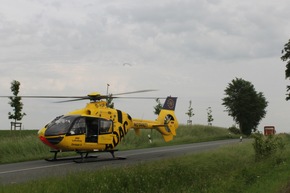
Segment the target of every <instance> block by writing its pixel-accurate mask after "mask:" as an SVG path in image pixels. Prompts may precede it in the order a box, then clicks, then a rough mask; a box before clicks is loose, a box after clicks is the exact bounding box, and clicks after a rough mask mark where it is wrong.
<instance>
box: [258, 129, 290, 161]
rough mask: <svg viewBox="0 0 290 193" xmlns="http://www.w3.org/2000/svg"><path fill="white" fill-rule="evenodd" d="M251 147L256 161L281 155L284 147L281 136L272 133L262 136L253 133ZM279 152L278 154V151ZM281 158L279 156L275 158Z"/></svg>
mask: <svg viewBox="0 0 290 193" xmlns="http://www.w3.org/2000/svg"><path fill="white" fill-rule="evenodd" d="M253 136H254V139H255V140H254V143H253V147H254V150H255V158H256V161H261V160H263V159H266V158H269V157H273V156H275V155H276V156H279V155H282V151H283V150H284V149H285V143H284V142H283V140H282V138H281V137H277V136H274V135H269V136H264V135H262V134H255V135H253ZM279 152H280V154H279V155H278V153H279ZM278 159H279V160H281V159H280V158H279V157H278V158H277V160H278Z"/></svg>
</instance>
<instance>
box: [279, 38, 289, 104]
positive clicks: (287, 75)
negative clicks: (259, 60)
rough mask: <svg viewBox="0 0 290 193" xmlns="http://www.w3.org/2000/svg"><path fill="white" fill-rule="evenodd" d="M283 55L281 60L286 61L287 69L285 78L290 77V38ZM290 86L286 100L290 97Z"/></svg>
mask: <svg viewBox="0 0 290 193" xmlns="http://www.w3.org/2000/svg"><path fill="white" fill-rule="evenodd" d="M282 54H283V55H282V56H281V60H282V61H284V62H286V70H285V78H286V79H287V78H290V39H289V40H288V43H286V44H285V45H284V49H283V50H282ZM289 91H290V86H289V85H288V86H287V92H288V94H287V97H286V100H289V99H290V92H289Z"/></svg>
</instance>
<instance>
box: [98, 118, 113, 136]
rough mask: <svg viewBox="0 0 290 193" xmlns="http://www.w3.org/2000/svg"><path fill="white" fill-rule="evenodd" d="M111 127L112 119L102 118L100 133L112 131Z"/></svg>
mask: <svg viewBox="0 0 290 193" xmlns="http://www.w3.org/2000/svg"><path fill="white" fill-rule="evenodd" d="M110 128H112V121H111V120H105V119H100V134H105V133H109V132H112V131H111V130H110Z"/></svg>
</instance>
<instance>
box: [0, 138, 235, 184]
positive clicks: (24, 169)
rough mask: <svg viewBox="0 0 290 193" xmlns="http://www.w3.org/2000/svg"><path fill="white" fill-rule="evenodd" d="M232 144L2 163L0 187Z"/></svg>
mask: <svg viewBox="0 0 290 193" xmlns="http://www.w3.org/2000/svg"><path fill="white" fill-rule="evenodd" d="M233 143H240V142H239V140H238V139H230V140H221V141H211V142H203V143H193V144H186V145H176V146H166V147H156V148H148V149H135V150H128V151H117V152H115V155H116V156H118V157H125V158H126V159H122V160H110V161H108V160H106V159H108V158H111V155H110V153H99V154H97V155H98V161H95V162H88V163H75V162H73V161H72V160H63V161H56V162H47V161H45V160H38V161H29V162H21V163H13V164H2V165H0V184H14V183H21V182H27V181H31V180H37V179H40V178H45V177H55V176H64V175H66V174H69V173H74V172H79V171H92V170H97V169H101V168H104V167H107V168H108V167H121V166H125V165H129V164H138V163H142V162H146V161H152V160H158V159H164V158H169V157H174V156H180V155H185V154H190V153H197V152H201V151H207V150H211V149H215V148H218V147H220V146H222V145H226V144H233ZM52 156H53V155H52Z"/></svg>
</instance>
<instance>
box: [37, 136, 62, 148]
mask: <svg viewBox="0 0 290 193" xmlns="http://www.w3.org/2000/svg"><path fill="white" fill-rule="evenodd" d="M39 139H40V140H41V141H42V142H43V143H44V144H45V145H47V146H49V147H51V148H53V149H58V148H57V147H56V146H55V145H53V144H52V143H51V142H49V140H47V139H46V138H45V137H44V136H39Z"/></svg>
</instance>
